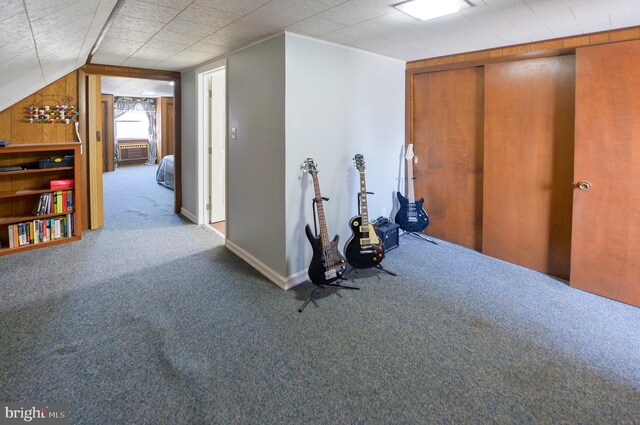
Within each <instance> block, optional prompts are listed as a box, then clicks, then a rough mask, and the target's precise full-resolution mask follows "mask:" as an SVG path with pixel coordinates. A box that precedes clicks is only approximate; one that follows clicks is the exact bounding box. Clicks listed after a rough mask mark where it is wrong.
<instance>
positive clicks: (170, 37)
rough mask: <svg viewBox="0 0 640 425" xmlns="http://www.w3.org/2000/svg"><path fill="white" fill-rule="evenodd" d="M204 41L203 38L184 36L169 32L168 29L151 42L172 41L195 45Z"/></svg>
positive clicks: (163, 30) (154, 37) (155, 36)
mask: <svg viewBox="0 0 640 425" xmlns="http://www.w3.org/2000/svg"><path fill="white" fill-rule="evenodd" d="M201 39H202V37H201V36H197V35H191V34H182V33H179V32H173V31H169V30H168V29H167V28H166V27H165V28H164V29H162V30H161V31H160V32H159V33H157V34H156V35H154V36H153V38H152V39H151V40H160V41H172V42H176V43H185V44H193V43H195V42H197V41H200V40H201Z"/></svg>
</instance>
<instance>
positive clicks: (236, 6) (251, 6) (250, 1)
mask: <svg viewBox="0 0 640 425" xmlns="http://www.w3.org/2000/svg"><path fill="white" fill-rule="evenodd" d="M270 1H271V0H233V1H229V0H195V4H197V5H198V6H203V7H206V8H209V9H216V10H222V11H223V12H229V13H233V14H234V15H239V16H243V15H246V14H247V13H249V12H253V11H254V10H256V9H257V8H259V7H260V6H262V5H264V4H266V3H269V2H270Z"/></svg>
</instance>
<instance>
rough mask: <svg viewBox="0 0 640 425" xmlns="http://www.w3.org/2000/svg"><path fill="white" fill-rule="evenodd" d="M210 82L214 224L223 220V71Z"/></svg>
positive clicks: (224, 94)
mask: <svg viewBox="0 0 640 425" xmlns="http://www.w3.org/2000/svg"><path fill="white" fill-rule="evenodd" d="M210 81H211V85H210V90H211V91H210V92H209V93H210V96H209V102H210V104H209V105H210V107H209V110H210V111H211V120H210V125H211V127H210V129H209V134H210V148H211V149H210V150H209V152H210V162H209V164H210V167H209V169H210V170H211V171H210V178H211V180H210V182H209V187H210V188H211V196H210V204H211V216H210V222H211V223H216V222H218V221H223V220H224V219H225V175H226V174H225V158H226V156H225V148H226V143H225V141H226V136H227V126H226V122H227V111H226V93H225V90H226V84H225V70H224V69H223V70H220V71H216V72H214V73H212V74H211V80H210Z"/></svg>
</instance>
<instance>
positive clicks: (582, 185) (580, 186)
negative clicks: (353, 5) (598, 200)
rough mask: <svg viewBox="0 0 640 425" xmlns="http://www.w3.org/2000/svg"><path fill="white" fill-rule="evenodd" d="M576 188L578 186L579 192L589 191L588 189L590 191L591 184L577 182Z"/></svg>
mask: <svg viewBox="0 0 640 425" xmlns="http://www.w3.org/2000/svg"><path fill="white" fill-rule="evenodd" d="M577 186H578V189H580V190H589V189H591V183H589V182H588V181H584V180H583V181H581V182H578V185H577Z"/></svg>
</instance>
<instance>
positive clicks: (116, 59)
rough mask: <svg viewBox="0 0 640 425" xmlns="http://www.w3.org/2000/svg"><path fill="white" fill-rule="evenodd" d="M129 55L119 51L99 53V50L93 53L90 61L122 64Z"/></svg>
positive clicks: (104, 63)
mask: <svg viewBox="0 0 640 425" xmlns="http://www.w3.org/2000/svg"><path fill="white" fill-rule="evenodd" d="M129 56H130V55H126V54H121V53H101V52H100V50H98V52H96V54H95V55H93V58H92V59H91V63H97V64H102V65H122V62H124V61H126V60H127V59H129Z"/></svg>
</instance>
